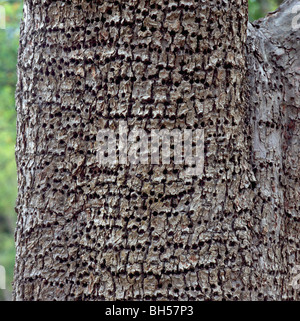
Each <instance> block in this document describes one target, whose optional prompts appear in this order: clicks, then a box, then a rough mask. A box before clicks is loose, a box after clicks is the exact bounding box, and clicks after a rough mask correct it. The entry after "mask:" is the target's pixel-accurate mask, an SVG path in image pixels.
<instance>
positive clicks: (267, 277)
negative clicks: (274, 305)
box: [14, 0, 300, 300]
mask: <svg viewBox="0 0 300 321" xmlns="http://www.w3.org/2000/svg"><path fill="white" fill-rule="evenodd" d="M295 3H297V1H287V3H286V4H284V5H283V6H282V7H281V9H280V10H279V11H278V13H277V14H276V15H273V16H270V17H268V18H267V19H265V20H263V21H261V22H258V23H257V24H255V25H254V26H252V25H249V28H248V29H249V30H248V34H249V37H248V45H247V43H246V41H247V21H248V17H247V4H248V2H247V1H246V0H236V1H227V0H214V1H213V0H212V1H205V2H204V1H196V0H195V1H180V2H178V1H159V0H157V1H151V0H150V1H135V0H131V1H79V0H78V1H66V2H62V1H55V2H54V1H41V0H25V1H24V8H25V9H24V23H23V24H22V28H21V41H20V52H19V66H18V70H19V81H18V88H17V94H16V98H17V113H18V121H17V128H18V138H17V147H16V157H17V164H18V183H19V195H18V201H17V207H16V209H17V212H18V223H17V229H16V247H17V256H16V267H15V279H14V298H15V299H16V300H116V299H117V300H210V299H211V300H221V299H226V300H263V299H267V300H272V299H296V298H297V293H296V291H295V290H293V288H291V287H289V286H288V284H289V282H290V281H291V279H289V278H290V276H291V275H290V273H291V269H292V267H294V265H296V264H297V260H299V259H298V257H299V254H297V251H298V247H299V181H298V178H299V158H298V155H299V119H300V117H299V105H300V102H299V59H298V56H299V41H298V39H297V36H298V38H299V30H298V31H295V32H294V33H292V32H290V29H288V27H287V25H286V20H285V19H284V18H287V19H290V16H288V17H286V15H287V13H286V11H287V10H289V9H290V7H289V6H291V5H292V4H295ZM278 25H279V26H282V28H283V27H284V28H283V29H282V32H278ZM297 41H298V43H297ZM246 49H247V50H246ZM276 77H277V78H276ZM248 80H249V81H248ZM247 82H248V84H247ZM246 89H248V90H246ZM248 91H249V93H250V95H249V94H248ZM120 120H125V121H127V123H128V127H129V129H130V128H133V127H140V128H143V129H145V130H146V131H148V132H149V131H150V130H151V129H163V128H167V129H175V128H179V129H196V128H203V129H204V130H205V166H204V174H203V176H201V177H198V176H193V177H191V176H185V175H183V167H182V166H180V165H169V166H165V165H164V166H163V165H149V166H148V165H136V166H131V165H119V166H111V167H109V168H103V167H100V166H99V164H98V162H97V158H96V150H97V142H96V135H97V133H98V131H99V130H100V129H103V128H117V127H118V122H119V121H120ZM297 255H298V256H297ZM298 263H299V262H298Z"/></svg>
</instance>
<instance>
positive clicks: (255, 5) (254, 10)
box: [248, 0, 282, 21]
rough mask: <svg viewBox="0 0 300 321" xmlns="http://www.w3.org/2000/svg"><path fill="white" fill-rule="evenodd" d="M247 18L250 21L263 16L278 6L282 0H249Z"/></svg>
mask: <svg viewBox="0 0 300 321" xmlns="http://www.w3.org/2000/svg"><path fill="white" fill-rule="evenodd" d="M248 3H249V19H250V20H251V21H253V20H257V19H259V18H262V17H264V16H265V15H266V14H267V13H268V12H272V11H274V10H276V9H277V8H278V6H279V5H280V4H281V3H282V0H249V1H248Z"/></svg>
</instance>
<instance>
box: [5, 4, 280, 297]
mask: <svg viewBox="0 0 300 321" xmlns="http://www.w3.org/2000/svg"><path fill="white" fill-rule="evenodd" d="M281 2H282V1H281V0H249V18H250V20H255V19H258V18H260V17H262V16H264V15H265V14H266V13H267V12H269V11H273V10H275V9H276V8H277V7H278V5H279V4H280V3H281ZM0 6H2V7H4V9H5V13H6V14H5V18H6V29H5V30H1V29H0V265H2V266H4V267H5V269H6V284H7V289H6V290H0V301H3V300H10V299H11V282H12V278H13V266H14V256H15V250H14V228H15V221H16V215H15V212H14V207H15V199H16V194H17V177H16V165H15V156H14V144H15V139H16V133H15V122H16V113H15V101H14V93H15V85H16V81H17V77H16V63H17V50H18V41H19V23H20V20H21V17H22V1H5V2H3V1H1V0H0Z"/></svg>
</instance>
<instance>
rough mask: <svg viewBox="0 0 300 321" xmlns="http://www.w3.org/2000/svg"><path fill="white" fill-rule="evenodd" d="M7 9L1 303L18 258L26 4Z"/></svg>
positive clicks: (0, 43) (2, 50)
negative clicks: (21, 48) (19, 71)
mask: <svg viewBox="0 0 300 321" xmlns="http://www.w3.org/2000/svg"><path fill="white" fill-rule="evenodd" d="M0 5H1V6H3V7H4V8H5V18H6V29H5V30H3V29H0V156H1V157H0V265H2V266H4V267H5V269H6V273H7V274H6V284H7V290H6V291H3V290H0V300H4V299H9V298H10V293H11V282H12V277H13V267H14V259H15V249H14V238H13V233H14V228H15V221H16V215H15V211H14V207H15V199H16V193H17V178H16V165H15V154H14V153H15V151H14V146H15V139H16V134H15V132H16V129H15V128H16V125H15V123H16V113H15V100H14V95H15V86H16V81H17V76H16V62H17V50H18V42H19V23H20V20H21V16H22V1H10V2H9V1H6V2H2V1H1V2H0Z"/></svg>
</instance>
